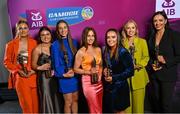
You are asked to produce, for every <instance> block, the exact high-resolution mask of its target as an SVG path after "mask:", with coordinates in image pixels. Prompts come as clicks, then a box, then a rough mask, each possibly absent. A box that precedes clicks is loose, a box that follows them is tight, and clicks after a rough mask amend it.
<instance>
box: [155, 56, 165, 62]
mask: <svg viewBox="0 0 180 114" xmlns="http://www.w3.org/2000/svg"><path fill="white" fill-rule="evenodd" d="M157 59H158V61H159V62H160V63H163V64H165V63H166V61H165V59H164V57H163V56H162V55H158V57H157Z"/></svg>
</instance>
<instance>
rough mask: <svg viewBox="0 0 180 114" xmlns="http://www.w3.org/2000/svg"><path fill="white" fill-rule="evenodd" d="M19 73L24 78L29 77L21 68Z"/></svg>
mask: <svg viewBox="0 0 180 114" xmlns="http://www.w3.org/2000/svg"><path fill="white" fill-rule="evenodd" d="M18 73H19V75H20V76H21V77H23V78H27V77H28V76H27V74H26V73H25V72H24V71H23V70H19V71H18Z"/></svg>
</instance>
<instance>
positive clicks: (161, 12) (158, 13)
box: [151, 10, 169, 31]
mask: <svg viewBox="0 0 180 114" xmlns="http://www.w3.org/2000/svg"><path fill="white" fill-rule="evenodd" d="M156 15H162V16H163V17H164V19H165V20H167V22H166V25H165V29H166V28H169V21H168V17H167V15H166V12H165V11H164V10H163V11H157V12H155V13H154V15H153V16H152V19H151V21H152V22H151V23H152V27H153V29H154V31H156V29H155V28H154V25H153V19H154V17H155V16H156Z"/></svg>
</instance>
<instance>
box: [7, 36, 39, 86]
mask: <svg viewBox="0 0 180 114" xmlns="http://www.w3.org/2000/svg"><path fill="white" fill-rule="evenodd" d="M19 40H20V39H19V38H15V39H13V40H11V41H10V42H8V43H7V44H6V49H5V56H4V65H5V67H6V68H7V69H8V71H9V72H10V76H9V79H8V88H9V89H15V87H16V83H17V81H19V82H20V83H21V82H22V81H23V83H24V84H27V85H28V86H31V87H37V83H36V74H33V75H31V76H30V77H28V78H23V77H20V76H19V74H18V72H17V71H18V70H19V69H20V68H21V66H20V65H19V64H18V63H17V56H18V49H19ZM36 45H37V43H36V41H35V40H34V39H33V38H31V37H29V38H28V63H27V65H26V67H27V69H28V70H31V53H32V50H33V49H34V48H35V47H36Z"/></svg>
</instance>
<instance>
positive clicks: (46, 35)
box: [40, 30, 52, 43]
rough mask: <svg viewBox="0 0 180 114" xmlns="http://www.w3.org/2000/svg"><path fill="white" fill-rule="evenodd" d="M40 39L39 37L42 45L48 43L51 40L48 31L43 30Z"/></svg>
mask: <svg viewBox="0 0 180 114" xmlns="http://www.w3.org/2000/svg"><path fill="white" fill-rule="evenodd" d="M40 37H41V41H42V43H50V42H51V39H52V36H51V33H50V32H49V31H48V30H43V31H42V32H41V33H40Z"/></svg>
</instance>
